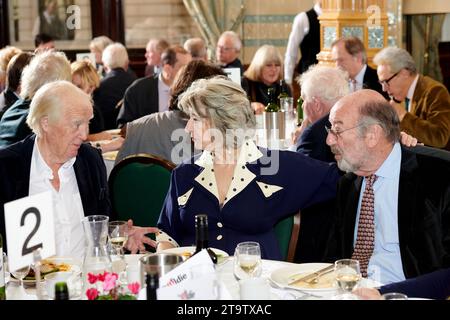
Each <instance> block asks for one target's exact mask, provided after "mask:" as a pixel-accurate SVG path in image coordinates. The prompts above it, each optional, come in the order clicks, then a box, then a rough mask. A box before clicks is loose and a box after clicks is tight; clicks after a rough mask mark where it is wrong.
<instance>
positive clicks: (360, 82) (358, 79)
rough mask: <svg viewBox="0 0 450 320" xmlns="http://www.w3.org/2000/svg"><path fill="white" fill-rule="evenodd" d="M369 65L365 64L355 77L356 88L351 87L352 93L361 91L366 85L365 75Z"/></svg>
mask: <svg viewBox="0 0 450 320" xmlns="http://www.w3.org/2000/svg"><path fill="white" fill-rule="evenodd" d="M366 70H367V64H365V65H364V66H363V67H362V68H361V70H360V71H359V73H358V74H357V75H356V77H355V81H356V82H355V88H352V87H350V92H355V91H358V90H361V89H362V88H363V85H364V75H365V74H366Z"/></svg>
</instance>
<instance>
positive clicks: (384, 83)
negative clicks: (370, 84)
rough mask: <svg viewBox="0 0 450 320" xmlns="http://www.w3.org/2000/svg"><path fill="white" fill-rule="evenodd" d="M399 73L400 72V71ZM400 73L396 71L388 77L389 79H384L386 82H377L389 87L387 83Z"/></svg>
mask: <svg viewBox="0 0 450 320" xmlns="http://www.w3.org/2000/svg"><path fill="white" fill-rule="evenodd" d="M400 71H401V70H400ZM400 71H397V72H396V73H394V74H393V75H392V76H391V77H389V79H386V80H381V81H378V82H379V83H380V84H381V85H385V86H388V85H389V81H391V80H392V79H394V78H395V77H396V76H397V75H398V74H399V73H400Z"/></svg>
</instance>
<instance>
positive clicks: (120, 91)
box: [93, 42, 136, 129]
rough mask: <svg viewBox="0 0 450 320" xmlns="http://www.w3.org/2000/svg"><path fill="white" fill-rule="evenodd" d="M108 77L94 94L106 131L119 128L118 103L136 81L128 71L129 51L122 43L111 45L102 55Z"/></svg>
mask: <svg viewBox="0 0 450 320" xmlns="http://www.w3.org/2000/svg"><path fill="white" fill-rule="evenodd" d="M102 61H103V65H104V67H105V70H106V76H105V77H104V78H103V79H102V81H101V82H100V87H99V88H98V89H97V90H95V92H94V97H93V98H94V102H95V105H96V106H98V108H99V110H100V112H101V114H102V116H103V120H104V124H105V129H114V128H117V122H116V120H117V115H118V114H119V108H117V105H118V103H119V102H120V101H121V100H122V99H123V95H124V94H125V90H126V89H127V88H128V87H129V86H130V85H131V84H132V83H133V81H134V80H136V77H135V76H134V75H132V74H130V73H129V72H127V70H128V64H129V60H128V53H127V49H126V48H125V47H124V46H123V45H122V44H120V43H117V42H116V43H113V44H110V45H109V46H107V47H106V48H105V50H104V51H103V54H102Z"/></svg>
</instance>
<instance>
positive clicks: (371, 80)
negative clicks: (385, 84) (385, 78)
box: [363, 65, 389, 100]
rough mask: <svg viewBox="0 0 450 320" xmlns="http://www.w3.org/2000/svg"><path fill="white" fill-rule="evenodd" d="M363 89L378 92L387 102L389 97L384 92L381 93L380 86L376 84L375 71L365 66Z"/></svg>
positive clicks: (376, 75) (376, 76)
mask: <svg viewBox="0 0 450 320" xmlns="http://www.w3.org/2000/svg"><path fill="white" fill-rule="evenodd" d="M363 88H364V89H372V90H375V91H378V92H379V93H381V94H382V95H383V97H385V98H386V100H389V95H388V94H387V93H386V92H383V89H382V88H381V84H380V83H379V82H378V74H377V70H375V69H372V68H371V67H370V66H369V65H367V69H366V72H365V73H364V78H363Z"/></svg>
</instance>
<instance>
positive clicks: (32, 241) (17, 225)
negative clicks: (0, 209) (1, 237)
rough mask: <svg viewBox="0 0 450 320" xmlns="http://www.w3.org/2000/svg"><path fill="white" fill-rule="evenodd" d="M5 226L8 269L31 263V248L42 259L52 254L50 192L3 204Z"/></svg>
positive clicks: (52, 226) (53, 240) (52, 222)
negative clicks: (36, 251)
mask: <svg viewBox="0 0 450 320" xmlns="http://www.w3.org/2000/svg"><path fill="white" fill-rule="evenodd" d="M5 227H6V239H7V241H8V263H9V268H10V270H17V269H19V268H22V267H24V266H26V265H28V264H32V263H33V262H34V261H33V251H34V250H36V249H41V257H42V258H43V259H45V258H47V257H50V256H52V255H54V254H55V252H56V249H55V229H54V220H53V205H52V195H51V192H50V191H49V192H44V193H40V194H36V195H33V196H29V197H25V198H22V199H19V200H15V201H11V202H8V203H5Z"/></svg>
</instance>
